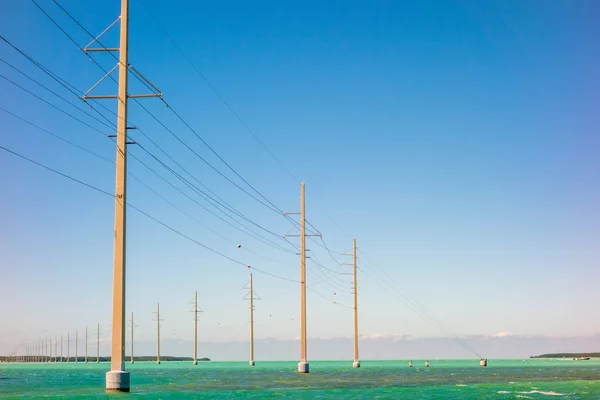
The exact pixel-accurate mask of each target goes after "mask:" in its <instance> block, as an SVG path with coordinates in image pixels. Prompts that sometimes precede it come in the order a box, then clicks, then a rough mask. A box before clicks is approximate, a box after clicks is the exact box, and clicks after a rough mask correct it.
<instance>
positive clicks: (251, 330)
mask: <svg viewBox="0 0 600 400" xmlns="http://www.w3.org/2000/svg"><path fill="white" fill-rule="evenodd" d="M249 364H250V366H252V367H253V366H254V292H253V290H252V272H251V273H250V362H249Z"/></svg>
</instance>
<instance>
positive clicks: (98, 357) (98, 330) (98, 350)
mask: <svg viewBox="0 0 600 400" xmlns="http://www.w3.org/2000/svg"><path fill="white" fill-rule="evenodd" d="M96 334H97V335H98V336H97V338H96V363H99V362H100V322H98V328H96Z"/></svg>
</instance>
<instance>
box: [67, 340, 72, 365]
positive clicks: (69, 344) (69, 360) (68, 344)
mask: <svg viewBox="0 0 600 400" xmlns="http://www.w3.org/2000/svg"><path fill="white" fill-rule="evenodd" d="M69 335H70V333H69V332H67V362H68V363H70V362H71V337H70V336H69Z"/></svg>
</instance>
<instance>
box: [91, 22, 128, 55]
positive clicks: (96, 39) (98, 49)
mask: <svg viewBox="0 0 600 400" xmlns="http://www.w3.org/2000/svg"><path fill="white" fill-rule="evenodd" d="M119 21H121V17H120V16H119V18H117V19H115V21H114V22H113V23H112V24H110V25H109V26H108V28H106V29H105V30H103V31H102V33H101V34H99V35H98V36H96V37H95V38H94V40H92V41H91V42H89V43H88V45H87V46H85V47H84V48H83V49H82V50H83V52H84V53H87V52H88V51H119V48H110V49H108V48H106V47H104V46H102V48H92V49H90V46H91V45H92V44H94V43H96V42H98V39H100V38H101V37H102V35H104V34H105V33H106V32H108V31H109V30H110V28H112V27H113V26H115V25H116V24H117V22H119ZM98 43H100V42H98Z"/></svg>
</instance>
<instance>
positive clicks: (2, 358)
mask: <svg viewBox="0 0 600 400" xmlns="http://www.w3.org/2000/svg"><path fill="white" fill-rule="evenodd" d="M38 359H39V357H36V356H23V357H21V356H0V362H36V360H38ZM45 360H46V359H45ZM75 360H77V362H79V363H83V362H85V357H77V358H75V357H69V358H67V357H62V359H61V357H58V358H57V361H58V362H61V361H62V362H63V363H65V362H67V361H69V362H72V363H73V362H75ZM129 360H131V358H130V357H126V359H125V361H129ZM193 360H194V359H193V358H192V357H173V356H160V361H161V362H162V361H193ZM98 361H99V362H110V357H100V358H98ZM133 361H156V356H134V357H133ZM198 361H210V358H208V357H204V358H198ZM43 362H54V357H51V358H50V359H49V360H48V361H43ZM95 362H96V357H89V356H88V363H95Z"/></svg>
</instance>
